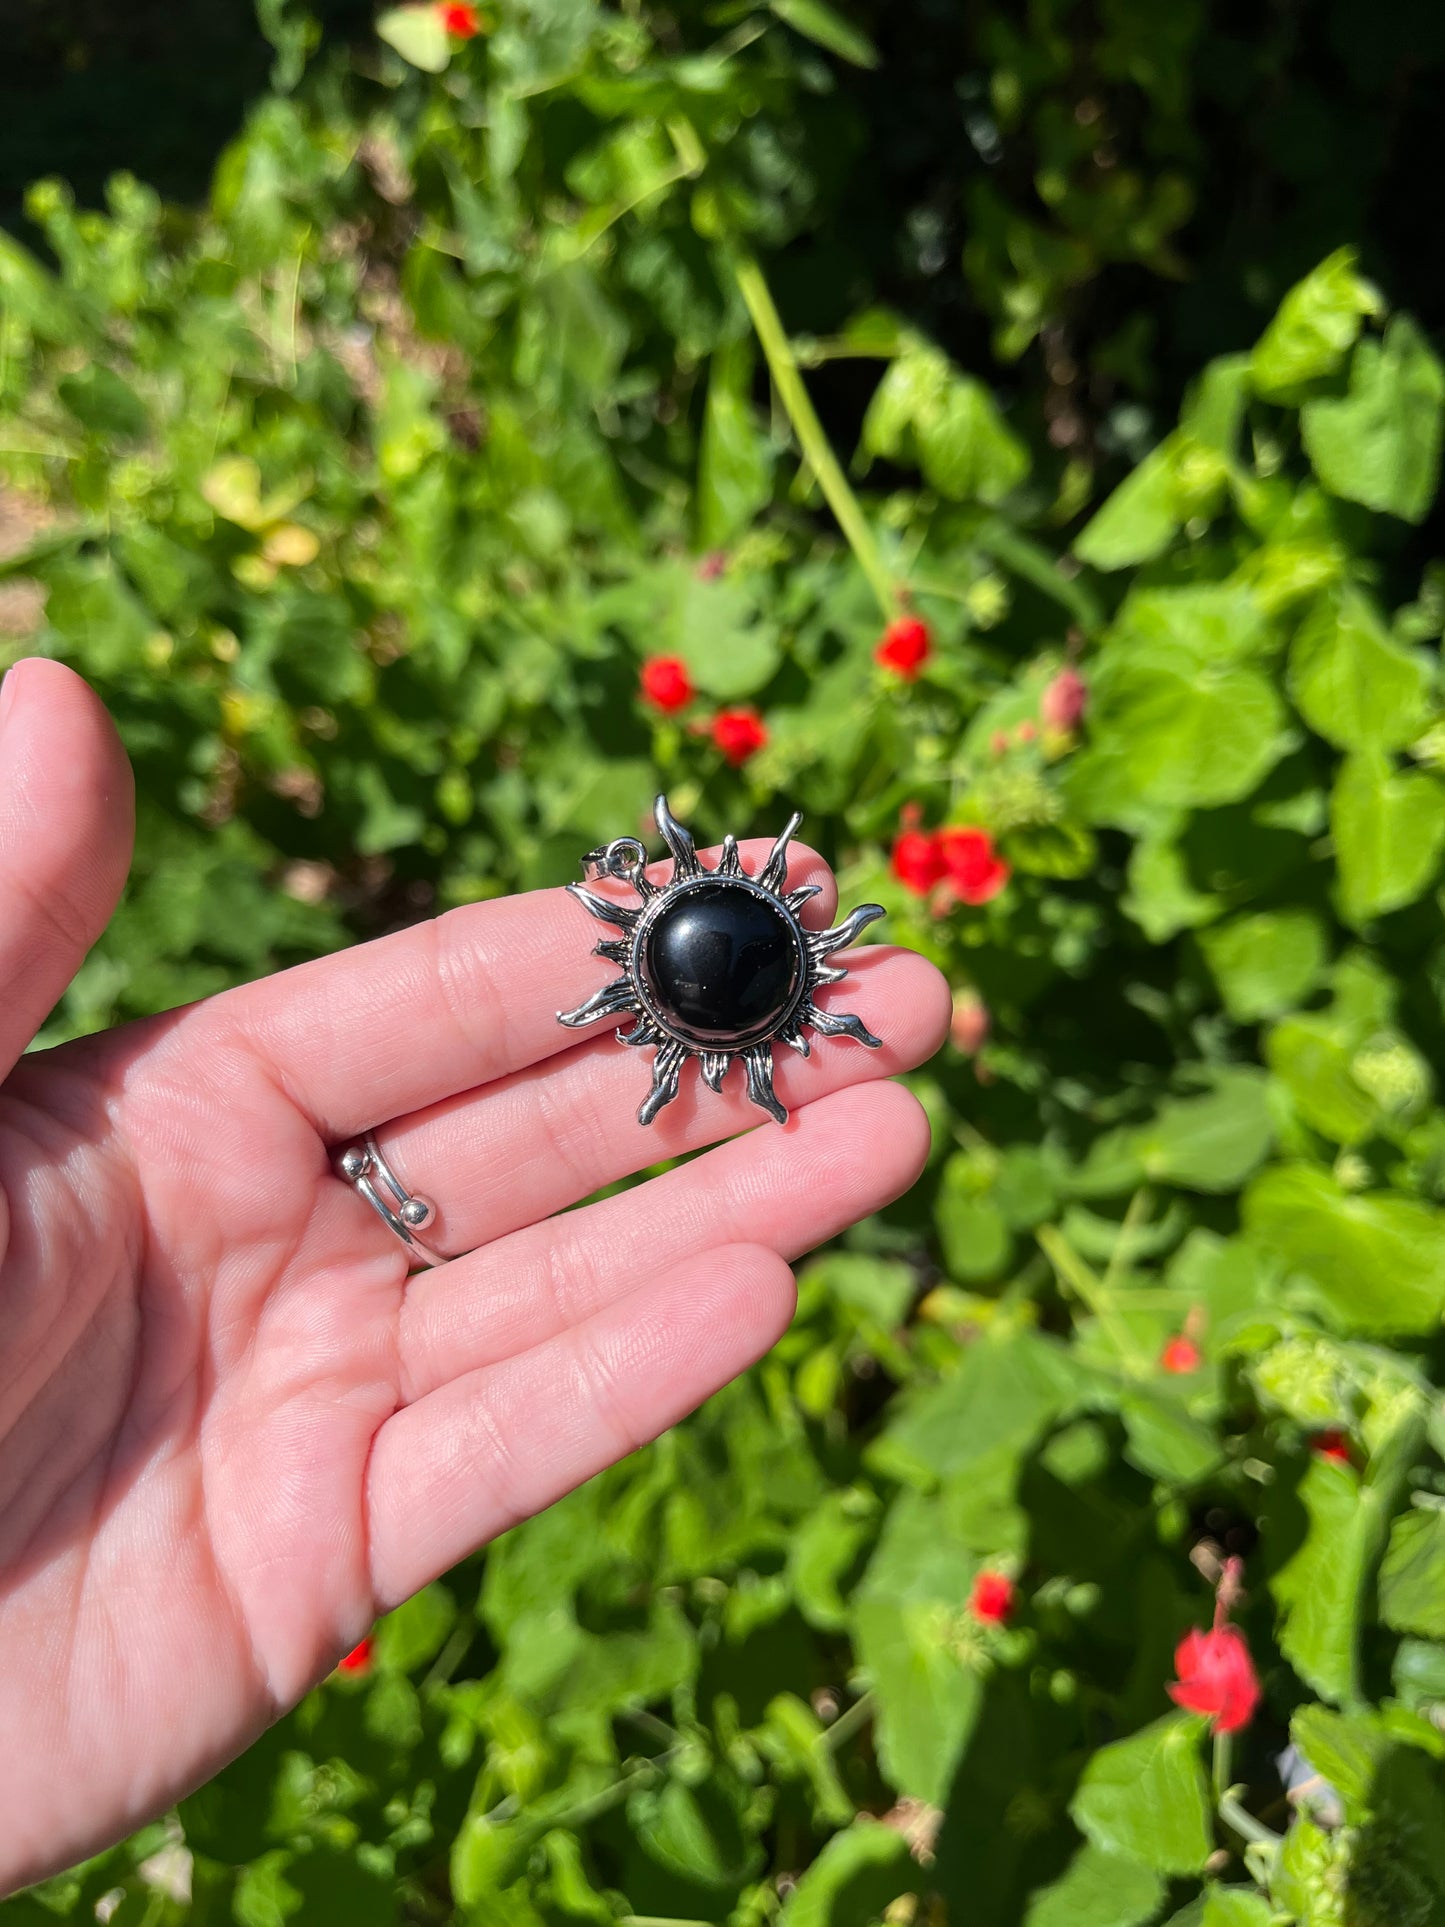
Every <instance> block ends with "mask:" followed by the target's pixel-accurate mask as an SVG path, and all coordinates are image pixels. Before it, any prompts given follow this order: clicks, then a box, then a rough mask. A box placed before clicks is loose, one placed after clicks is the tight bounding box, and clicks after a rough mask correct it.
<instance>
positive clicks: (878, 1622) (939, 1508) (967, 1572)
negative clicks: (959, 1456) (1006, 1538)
mask: <svg viewBox="0 0 1445 1927" xmlns="http://www.w3.org/2000/svg"><path fill="white" fill-rule="evenodd" d="M977 1569H978V1559H977V1557H976V1555H975V1554H974V1553H972V1552H970V1551H969V1550H968V1549H967V1548H966V1547H964V1546H962V1545H960V1544H959V1542H958V1540H957V1538H956V1537H955V1535H954V1534H953V1533H951V1532H950V1531H949V1530H948V1527H947V1513H946V1510H945V1507H944V1505H943V1502H942V1501H941V1500H938V1499H930V1498H924V1497H922V1496H921V1495H920V1494H918V1493H913V1492H905V1493H904V1494H903V1495H902V1496H901V1497H900V1498H899V1499H897V1500H896V1501H895V1502H894V1504H893V1507H892V1509H891V1510H890V1512H889V1514H888V1519H887V1523H886V1524H885V1526H884V1529H883V1536H882V1539H881V1540H880V1541H879V1544H878V1549H877V1551H876V1552H875V1553H874V1555H873V1557H872V1559H871V1560H870V1561H869V1565H868V1570H867V1572H866V1573H865V1574H864V1576H863V1582H862V1584H861V1585H860V1586H859V1588H858V1591H857V1593H856V1594H855V1595H854V1600H853V1630H854V1639H855V1641H856V1644H857V1649H858V1657H859V1660H860V1661H861V1663H862V1665H863V1667H864V1668H865V1670H866V1671H867V1673H868V1676H869V1678H870V1680H871V1682H872V1687H873V1691H874V1693H875V1695H876V1697H877V1701H878V1717H877V1739H878V1756H879V1760H880V1762H881V1764H882V1767H883V1771H884V1773H885V1775H886V1776H887V1778H888V1781H889V1783H890V1784H891V1785H892V1786H894V1787H896V1788H897V1790H898V1791H899V1792H900V1793H907V1794H911V1795H912V1796H913V1797H914V1798H916V1799H920V1800H927V1801H929V1802H930V1803H931V1804H932V1805H934V1806H942V1805H943V1803H944V1802H945V1800H946V1799H947V1797H948V1789H949V1785H950V1783H951V1781H952V1779H953V1774H954V1769H955V1768H956V1767H957V1765H958V1762H959V1760H960V1758H961V1757H962V1754H963V1749H964V1747H965V1745H966V1744H967V1741H968V1736H969V1734H970V1733H971V1732H972V1731H973V1726H974V1722H975V1720H976V1719H977V1717H978V1710H979V1704H980V1701H981V1698H982V1693H983V1681H982V1678H981V1676H980V1675H979V1674H978V1673H977V1672H976V1671H974V1670H973V1669H972V1667H970V1666H969V1665H968V1663H967V1662H966V1660H965V1659H964V1658H963V1656H962V1655H961V1654H960V1652H959V1648H958V1641H957V1637H956V1634H955V1631H954V1627H955V1625H956V1623H957V1622H958V1620H959V1619H960V1616H961V1614H962V1612H963V1609H964V1606H965V1604H966V1601H967V1599H968V1591H969V1587H970V1585H971V1583H972V1581H973V1577H974V1574H975V1572H976V1571H977Z"/></svg>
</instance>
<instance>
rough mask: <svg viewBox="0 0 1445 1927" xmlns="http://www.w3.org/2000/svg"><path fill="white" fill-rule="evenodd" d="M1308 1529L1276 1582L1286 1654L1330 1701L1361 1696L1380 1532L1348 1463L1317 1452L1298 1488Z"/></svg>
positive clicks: (1273, 1588) (1274, 1589)
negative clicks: (1369, 1579) (1364, 1633)
mask: <svg viewBox="0 0 1445 1927" xmlns="http://www.w3.org/2000/svg"><path fill="white" fill-rule="evenodd" d="M1299 1499H1300V1503H1301V1504H1302V1505H1303V1507H1304V1509H1305V1514H1306V1517H1307V1518H1308V1521H1309V1524H1308V1527H1307V1529H1306V1532H1305V1537H1304V1540H1303V1542H1302V1543H1301V1545H1300V1547H1299V1549H1298V1551H1296V1552H1295V1553H1294V1555H1293V1556H1292V1557H1291V1558H1290V1559H1289V1561H1288V1562H1287V1563H1286V1564H1285V1565H1284V1566H1282V1567H1281V1568H1280V1570H1279V1571H1278V1572H1277V1573H1276V1574H1275V1575H1274V1577H1273V1578H1272V1579H1271V1581H1270V1591H1271V1592H1272V1593H1273V1594H1274V1597H1275V1603H1276V1604H1277V1605H1278V1607H1279V1609H1280V1615H1281V1617H1280V1626H1279V1645H1280V1651H1281V1652H1282V1653H1283V1654H1284V1656H1285V1658H1286V1659H1287V1660H1288V1661H1289V1662H1290V1664H1291V1665H1292V1666H1293V1667H1294V1669H1295V1671H1296V1672H1297V1673H1298V1674H1299V1676H1300V1678H1301V1679H1302V1680H1304V1681H1305V1683H1306V1684H1307V1685H1309V1686H1312V1687H1313V1688H1314V1690H1315V1691H1316V1692H1317V1693H1319V1694H1321V1695H1322V1696H1323V1697H1324V1698H1325V1699H1330V1700H1343V1699H1348V1698H1350V1697H1351V1696H1352V1695H1354V1693H1355V1692H1356V1690H1357V1665H1358V1660H1357V1652H1358V1646H1359V1637H1360V1608H1361V1602H1362V1593H1363V1587H1364V1581H1365V1576H1366V1570H1367V1562H1368V1561H1369V1559H1370V1558H1371V1557H1372V1555H1373V1551H1374V1545H1375V1533H1376V1527H1375V1524H1374V1521H1373V1519H1372V1518H1371V1516H1370V1514H1369V1513H1368V1512H1367V1510H1366V1509H1365V1508H1364V1507H1363V1506H1362V1505H1361V1503H1360V1481H1359V1477H1358V1475H1357V1474H1356V1473H1355V1472H1354V1471H1353V1469H1352V1468H1351V1467H1350V1466H1348V1465H1341V1464H1340V1463H1339V1462H1338V1461H1337V1460H1335V1459H1330V1458H1325V1457H1323V1456H1321V1455H1319V1454H1316V1455H1315V1456H1313V1457H1312V1458H1311V1459H1310V1462H1309V1465H1308V1467H1307V1469H1306V1471H1305V1475H1304V1478H1303V1479H1302V1480H1301V1482H1300V1488H1299Z"/></svg>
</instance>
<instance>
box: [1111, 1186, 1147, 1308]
mask: <svg viewBox="0 0 1445 1927" xmlns="http://www.w3.org/2000/svg"><path fill="white" fill-rule="evenodd" d="M1148 1215H1149V1192H1148V1189H1147V1187H1146V1186H1144V1185H1141V1186H1140V1187H1139V1189H1138V1190H1137V1191H1136V1192H1135V1193H1134V1195H1133V1197H1132V1198H1130V1200H1129V1208H1128V1210H1127V1211H1126V1212H1125V1213H1124V1222H1123V1223H1122V1224H1121V1225H1120V1226H1119V1235H1118V1236H1117V1237H1116V1238H1115V1240H1114V1249H1113V1250H1112V1251H1111V1252H1110V1253H1109V1262H1108V1264H1107V1266H1106V1267H1105V1269H1104V1286H1103V1288H1104V1290H1105V1291H1107V1292H1112V1291H1113V1290H1114V1288H1115V1286H1116V1285H1117V1284H1118V1282H1119V1279H1120V1278H1121V1276H1122V1275H1123V1273H1124V1272H1125V1271H1127V1270H1128V1268H1129V1259H1130V1257H1131V1256H1132V1255H1133V1254H1132V1251H1131V1249H1130V1247H1131V1246H1132V1245H1133V1243H1134V1238H1135V1234H1136V1233H1137V1232H1138V1230H1139V1227H1140V1226H1141V1225H1142V1224H1143V1222H1144V1220H1145V1218H1147V1217H1148ZM1131 1302H1132V1301H1131Z"/></svg>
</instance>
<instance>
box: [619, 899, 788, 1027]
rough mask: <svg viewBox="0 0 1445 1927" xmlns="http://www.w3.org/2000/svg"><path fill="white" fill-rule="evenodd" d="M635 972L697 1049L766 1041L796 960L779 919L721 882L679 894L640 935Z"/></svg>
mask: <svg viewBox="0 0 1445 1927" xmlns="http://www.w3.org/2000/svg"><path fill="white" fill-rule="evenodd" d="M643 968H644V970H645V971H646V974H647V981H648V985H649V987H650V989H651V992H652V995H653V998H654V1000H655V1001H656V1003H657V1006H658V1008H659V1009H660V1010H661V1012H662V1013H663V1015H664V1016H665V1017H666V1018H667V1020H668V1021H669V1022H670V1023H671V1024H673V1025H674V1026H675V1027H676V1028H677V1029H678V1030H680V1031H685V1032H687V1034H688V1035H689V1036H690V1037H691V1038H692V1039H694V1040H695V1041H696V1042H698V1043H700V1044H713V1045H732V1044H739V1043H747V1042H749V1041H753V1040H756V1039H757V1038H759V1037H763V1036H766V1035H767V1034H768V1032H769V1030H770V1029H771V1027H772V1025H773V1024H775V1023H776V1022H777V1020H778V1019H779V1018H780V1017H782V1016H783V1014H784V1013H785V1012H786V1011H787V1009H788V1006H789V1004H790V1003H791V1002H792V999H793V995H794V993H795V991H796V990H797V987H798V978H799V974H800V972H801V969H802V957H801V955H800V953H799V947H798V941H797V938H796V936H795V935H794V933H793V930H792V927H791V926H790V924H789V923H788V920H787V918H786V917H785V916H783V914H782V913H781V912H780V911H778V910H775V909H774V908H773V907H772V905H771V904H769V903H768V902H767V901H766V899H764V898H763V897H760V896H758V895H757V894H756V893H755V892H754V891H752V890H749V889H746V888H745V887H743V886H740V885H738V884H736V883H732V882H730V881H727V880H725V879H721V878H719V879H715V880H712V881H709V882H707V883H703V884H699V885H698V886H697V887H696V888H695V889H691V890H687V891H684V892H683V893H681V894H680V895H679V896H678V897H677V899H676V901H675V902H673V903H670V904H668V905H667V906H666V908H664V909H663V910H662V911H661V912H660V913H659V915H658V918H657V921H656V922H655V923H654V924H653V925H652V927H651V929H650V930H649V931H648V935H647V943H646V954H645V956H644V958H643Z"/></svg>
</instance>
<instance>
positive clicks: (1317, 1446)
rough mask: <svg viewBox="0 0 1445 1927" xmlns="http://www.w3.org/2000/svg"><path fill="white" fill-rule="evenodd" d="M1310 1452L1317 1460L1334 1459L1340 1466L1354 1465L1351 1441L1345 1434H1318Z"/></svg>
mask: <svg viewBox="0 0 1445 1927" xmlns="http://www.w3.org/2000/svg"><path fill="white" fill-rule="evenodd" d="M1310 1450H1311V1451H1312V1452H1313V1453H1314V1455H1315V1457H1316V1458H1317V1459H1334V1460H1335V1461H1336V1462H1337V1463H1338V1464H1340V1465H1353V1464H1354V1459H1353V1458H1352V1457H1351V1455H1350V1441H1349V1439H1348V1438H1347V1437H1346V1436H1345V1434H1344V1433H1343V1432H1316V1433H1315V1435H1314V1437H1313V1439H1311V1441H1310Z"/></svg>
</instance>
